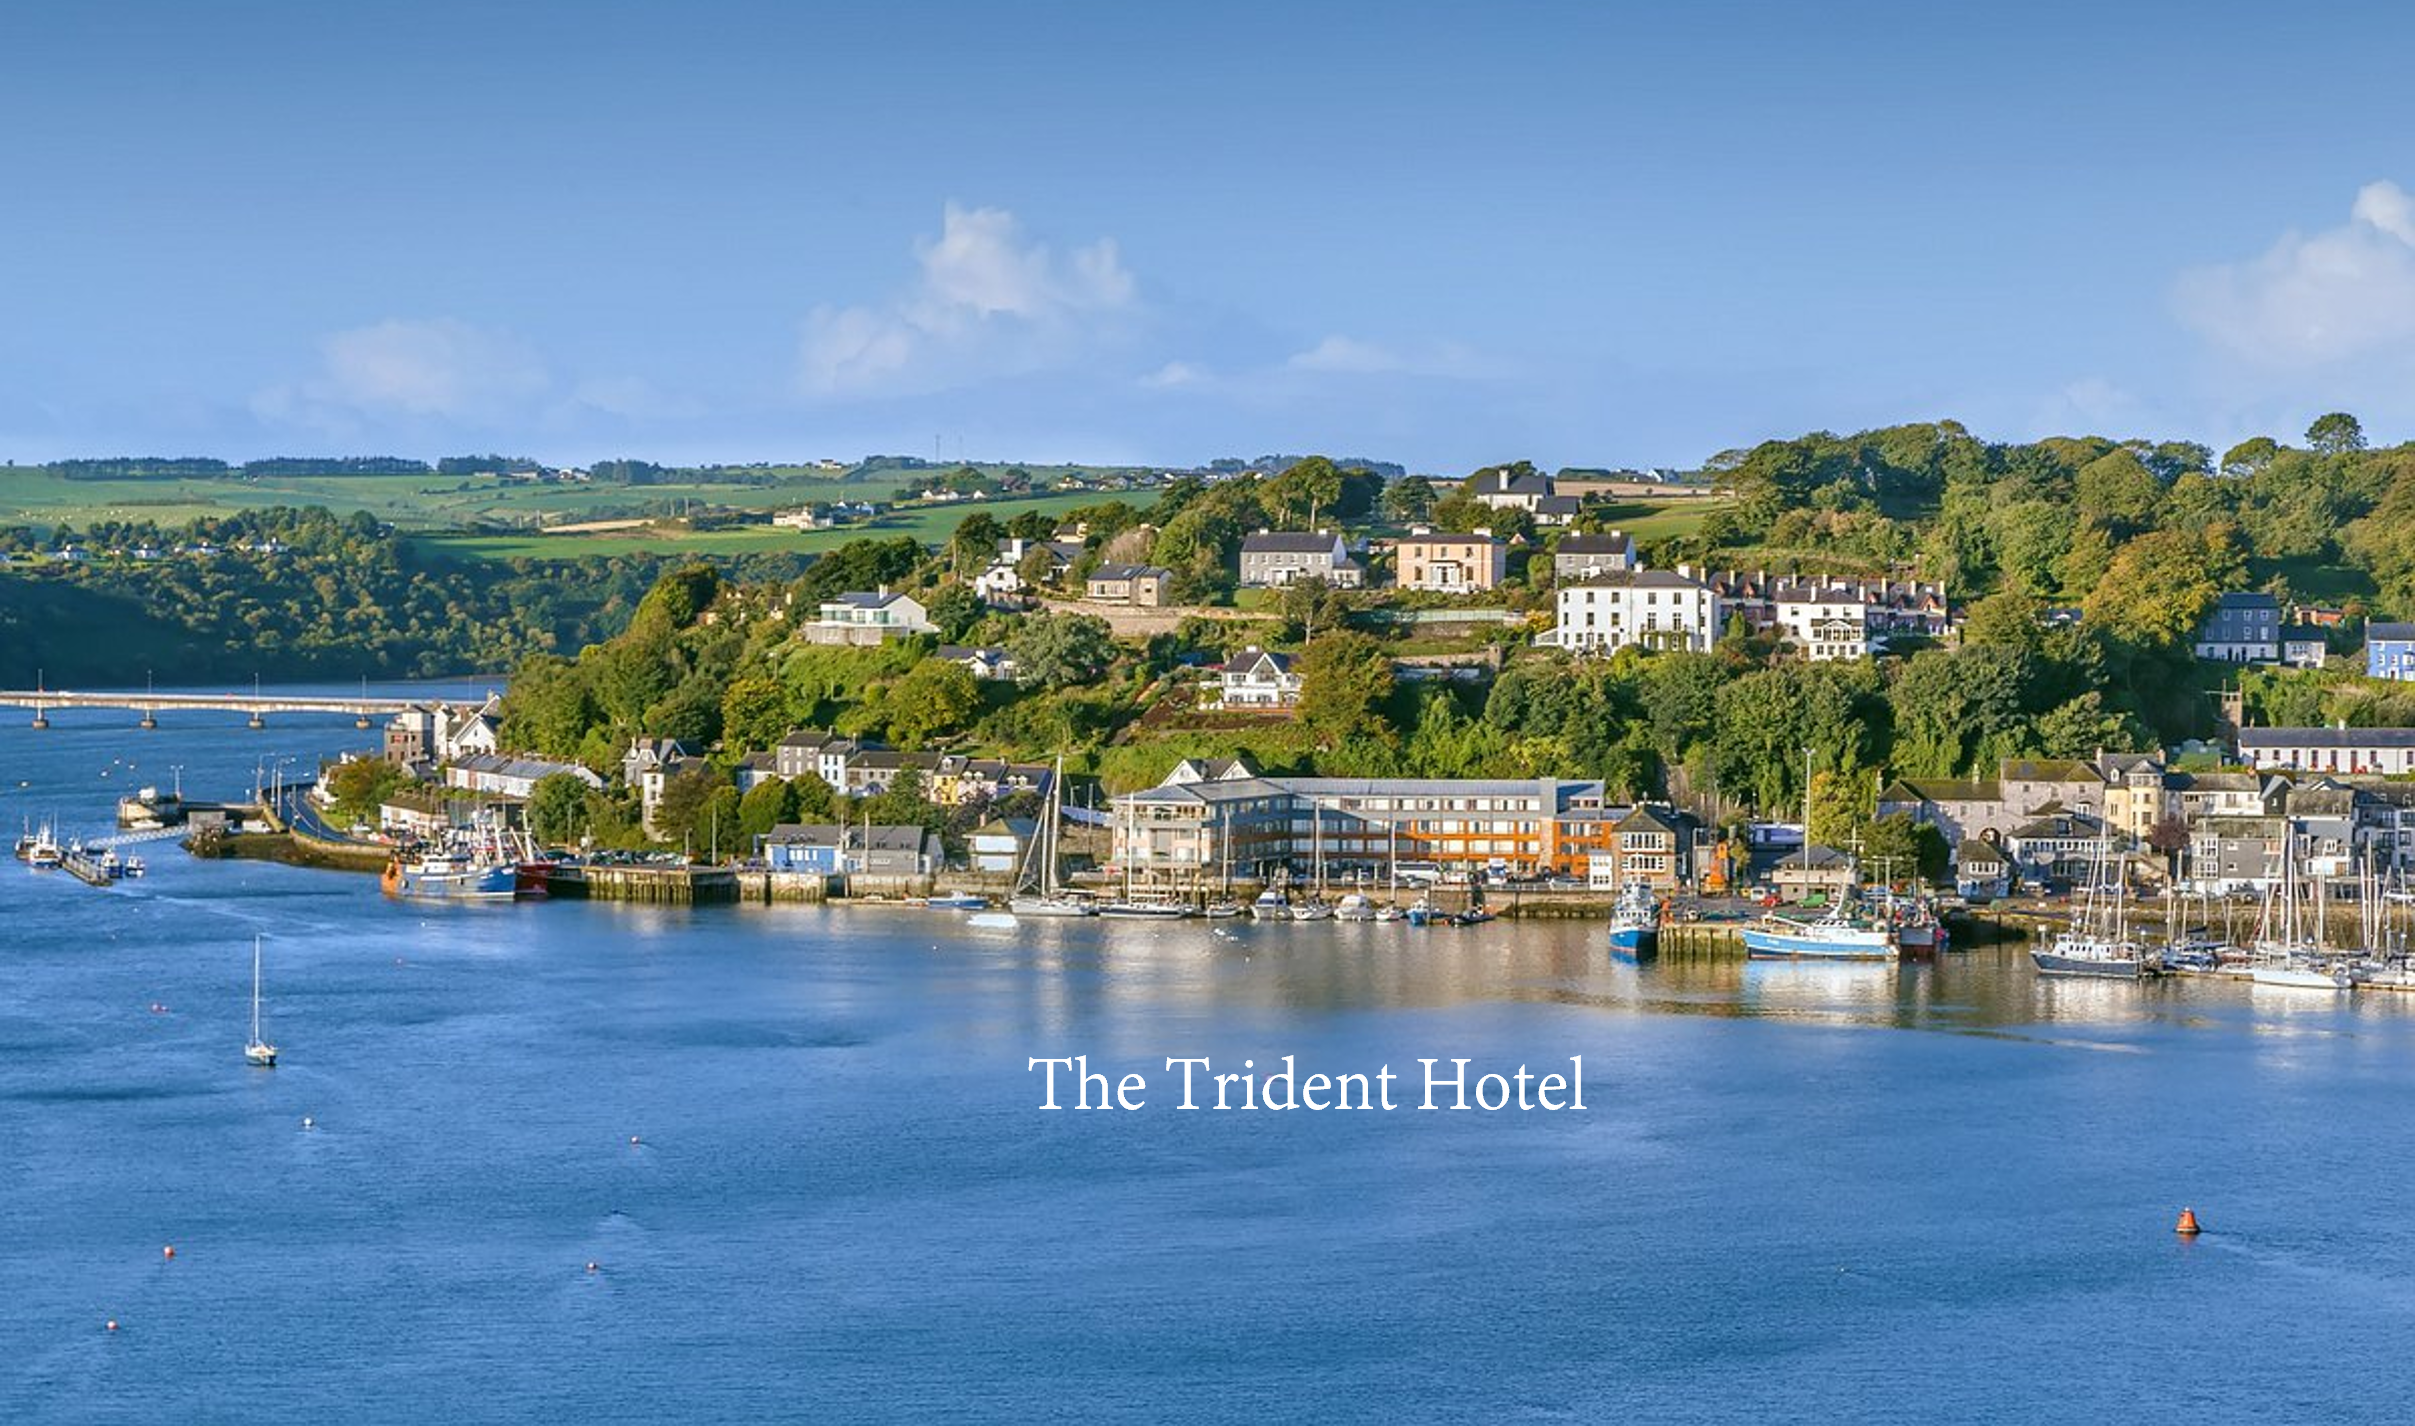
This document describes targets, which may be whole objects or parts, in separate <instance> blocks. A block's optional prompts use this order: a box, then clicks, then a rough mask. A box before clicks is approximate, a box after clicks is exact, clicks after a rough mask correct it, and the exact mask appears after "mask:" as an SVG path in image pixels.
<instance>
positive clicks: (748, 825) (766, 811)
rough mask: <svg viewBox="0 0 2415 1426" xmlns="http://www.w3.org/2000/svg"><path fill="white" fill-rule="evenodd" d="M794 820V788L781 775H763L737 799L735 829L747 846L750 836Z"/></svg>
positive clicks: (795, 818)
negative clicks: (761, 779)
mask: <svg viewBox="0 0 2415 1426" xmlns="http://www.w3.org/2000/svg"><path fill="white" fill-rule="evenodd" d="M825 790H827V785H825ZM796 820H797V790H796V788H795V786H794V785H793V784H791V783H789V782H787V781H785V780H783V779H781V778H776V777H772V778H765V779H764V780H763V781H761V782H758V783H756V784H755V785H754V786H753V787H750V788H748V789H747V790H746V795H745V796H743V797H741V798H739V799H738V830H739V831H740V832H741V833H743V834H744V835H745V836H746V837H747V838H748V842H747V845H748V846H749V847H752V846H753V845H754V842H753V839H754V838H756V837H762V836H767V835H769V834H770V832H771V829H772V828H774V827H777V826H779V825H780V824H781V823H783V822H794V821H796Z"/></svg>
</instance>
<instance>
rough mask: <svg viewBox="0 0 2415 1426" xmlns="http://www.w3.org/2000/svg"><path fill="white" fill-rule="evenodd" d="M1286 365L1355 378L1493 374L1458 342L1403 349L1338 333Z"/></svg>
mask: <svg viewBox="0 0 2415 1426" xmlns="http://www.w3.org/2000/svg"><path fill="white" fill-rule="evenodd" d="M1283 365H1284V366H1286V367H1288V368H1290V369H1291V370H1293V371H1325V372H1340V373H1346V374H1349V375H1354V376H1379V375H1394V376H1440V377H1451V378H1456V379H1474V378H1481V377H1484V376H1488V375H1492V374H1493V373H1492V372H1490V371H1489V370H1488V368H1487V366H1486V364H1485V363H1484V362H1483V361H1482V360H1481V359H1479V358H1478V357H1477V356H1476V354H1475V353H1473V352H1471V351H1469V350H1468V349H1467V348H1465V347H1462V346H1460V345H1458V344H1457V343H1455V342H1432V343H1426V344H1423V345H1420V346H1416V347H1411V348H1402V347H1390V346H1385V345H1383V344H1381V343H1378V342H1370V341H1363V340H1361V339H1359V338H1357V337H1348V336H1343V335H1341V334H1339V333H1336V334H1334V335H1332V336H1329V337H1327V338H1325V339H1324V340H1323V341H1321V342H1318V343H1317V344H1316V345H1315V346H1313V347H1310V348H1308V349H1307V350H1306V351H1301V352H1294V353H1292V355H1291V356H1290V358H1289V359H1288V360H1286V361H1285V362H1284V363H1283Z"/></svg>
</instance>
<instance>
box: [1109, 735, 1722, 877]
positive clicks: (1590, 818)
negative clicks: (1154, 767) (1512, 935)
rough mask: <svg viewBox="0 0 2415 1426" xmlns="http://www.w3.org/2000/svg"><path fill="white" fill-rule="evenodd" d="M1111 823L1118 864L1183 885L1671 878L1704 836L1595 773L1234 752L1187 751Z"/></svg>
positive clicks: (1687, 820)
mask: <svg viewBox="0 0 2415 1426" xmlns="http://www.w3.org/2000/svg"><path fill="white" fill-rule="evenodd" d="M1114 830H1115V852H1114V860H1115V864H1116V865H1117V866H1118V867H1124V866H1129V867H1130V868H1131V869H1132V870H1133V872H1134V874H1135V875H1136V876H1138V877H1141V878H1143V879H1146V880H1150V881H1164V882H1171V883H1176V884H1180V883H1183V882H1186V881H1190V880H1194V879H1199V878H1215V877H1222V876H1227V875H1229V876H1236V877H1242V878H1261V877H1265V876H1268V875H1270V874H1272V873H1273V872H1275V871H1276V870H1277V869H1285V870H1289V871H1292V872H1295V873H1308V874H1313V873H1314V872H1315V871H1316V870H1317V869H1318V868H1319V867H1322V868H1323V870H1324V872H1325V873H1326V874H1327V875H1328V876H1349V875H1353V874H1357V873H1371V874H1373V875H1374V876H1376V877H1378V878H1381V877H1383V876H1385V875H1386V874H1387V873H1389V872H1390V871H1391V870H1393V869H1394V868H1397V867H1401V866H1411V867H1417V866H1428V867H1432V868H1434V869H1436V870H1440V871H1453V872H1464V871H1474V870H1485V871H1491V872H1499V873H1510V874H1517V875H1531V874H1535V873H1557V874H1560V875H1564V876H1571V877H1576V878H1578V879H1580V880H1585V881H1589V882H1591V883H1594V884H1597V885H1615V884H1619V883H1620V882H1622V881H1623V880H1625V879H1627V878H1633V879H1636V880H1641V881H1644V882H1646V883H1647V884H1649V885H1652V886H1654V887H1657V888H1663V889H1674V888H1675V887H1677V886H1679V885H1680V884H1683V883H1685V882H1689V881H1690V880H1691V879H1692V874H1693V872H1692V864H1693V857H1694V852H1695V843H1696V840H1697V827H1696V824H1695V823H1694V820H1693V819H1692V818H1691V817H1688V816H1686V815H1685V814H1683V813H1679V812H1676V811H1674V810H1673V809H1669V808H1639V807H1633V806H1628V805H1623V804H1613V803H1607V802H1605V801H1604V800H1603V795H1602V785H1601V784H1600V783H1598V782H1573V781H1568V780H1565V779H1561V778H1548V777H1547V778H1319V777H1264V776H1260V775H1259V774H1258V772H1257V771H1256V769H1254V768H1251V767H1250V766H1249V765H1248V764H1247V763H1246V762H1243V761H1242V760H1240V759H1237V758H1235V759H1223V760H1217V761H1205V760H1193V761H1187V762H1184V763H1182V764H1180V765H1178V766H1177V767H1176V768H1175V769H1174V771H1173V772H1172V773H1171V774H1169V775H1168V776H1167V778H1166V780H1165V782H1163V783H1161V784H1160V785H1158V786H1156V787H1153V788H1150V789H1148V790H1147V791H1145V792H1137V793H1132V794H1130V795H1128V796H1125V797H1120V798H1117V799H1116V800H1115V815H1114Z"/></svg>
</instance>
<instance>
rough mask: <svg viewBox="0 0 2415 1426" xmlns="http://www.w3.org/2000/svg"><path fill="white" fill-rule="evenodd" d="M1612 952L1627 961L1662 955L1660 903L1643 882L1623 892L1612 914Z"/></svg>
mask: <svg viewBox="0 0 2415 1426" xmlns="http://www.w3.org/2000/svg"><path fill="white" fill-rule="evenodd" d="M1610 950H1611V952H1612V953H1613V954H1615V955H1617V956H1619V957H1621V958H1622V959H1625V960H1638V961H1639V960H1643V959H1645V958H1646V957H1648V956H1653V955H1657V954H1658V953H1659V951H1660V902H1659V899H1658V898H1656V897H1654V896H1653V895H1652V888H1650V887H1648V886H1646V885H1644V884H1643V883H1642V882H1640V881H1631V882H1628V883H1627V884H1626V885H1625V886H1624V887H1622V888H1620V890H1619V893H1618V904H1617V905H1616V906H1614V907H1612V908H1611V911H1610Z"/></svg>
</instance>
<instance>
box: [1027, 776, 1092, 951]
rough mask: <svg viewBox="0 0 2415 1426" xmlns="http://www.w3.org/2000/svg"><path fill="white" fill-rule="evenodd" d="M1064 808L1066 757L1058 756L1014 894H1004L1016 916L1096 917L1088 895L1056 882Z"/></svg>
mask: <svg viewBox="0 0 2415 1426" xmlns="http://www.w3.org/2000/svg"><path fill="white" fill-rule="evenodd" d="M1064 808H1065V759H1064V758H1063V757H1059V758H1058V759H1057V767H1056V774H1055V776H1053V777H1051V778H1049V779H1048V807H1047V810H1046V812H1045V813H1043V814H1042V816H1041V818H1040V825H1039V827H1038V828H1037V829H1035V830H1034V831H1033V833H1032V837H1031V845H1030V846H1028V847H1026V848H1024V851H1023V866H1022V869H1021V870H1020V871H1019V872H1017V873H1016V876H1015V890H1014V894H1013V895H1011V896H1009V897H1007V899H1006V909H1007V910H1009V911H1012V912H1013V913H1014V914H1015V915H1017V916H1060V917H1064V916H1096V915H1097V914H1098V905H1097V903H1096V902H1094V901H1093V900H1092V899H1091V898H1089V897H1087V896H1079V895H1075V894H1073V893H1071V892H1068V891H1067V890H1065V889H1064V887H1062V886H1061V885H1060V884H1059V882H1058V872H1057V842H1058V838H1059V837H1060V835H1061V833H1060V831H1059V826H1060V824H1061V822H1062V820H1063V816H1064Z"/></svg>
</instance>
